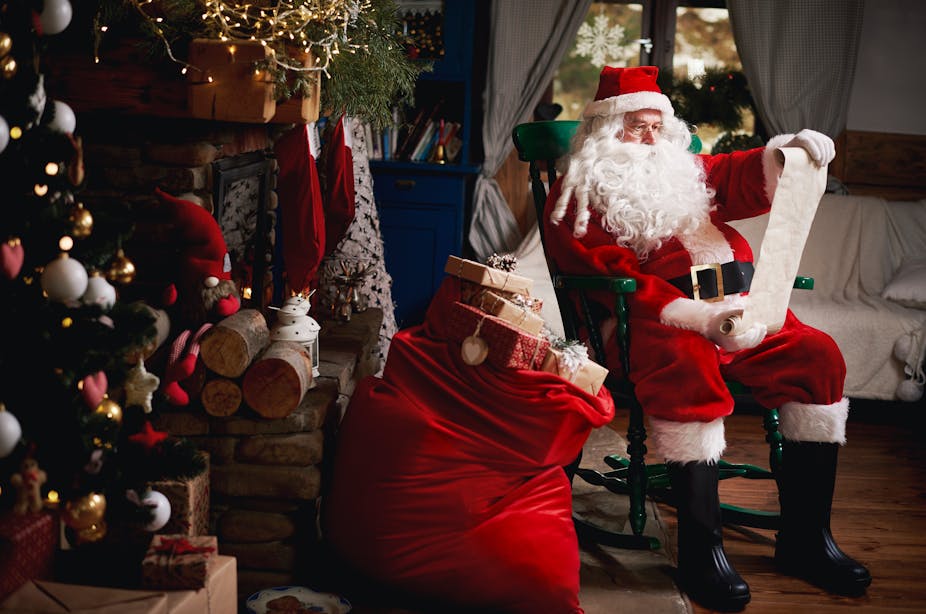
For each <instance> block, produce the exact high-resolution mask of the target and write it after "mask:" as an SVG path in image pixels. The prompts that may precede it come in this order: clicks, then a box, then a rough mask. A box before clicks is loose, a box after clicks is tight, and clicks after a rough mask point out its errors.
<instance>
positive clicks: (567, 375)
mask: <svg viewBox="0 0 926 614" xmlns="http://www.w3.org/2000/svg"><path fill="white" fill-rule="evenodd" d="M540 369H541V370H542V371H548V372H550V373H555V374H556V375H559V376H560V377H562V378H563V379H565V380H567V381H569V382H570V383H572V384H575V385H576V386H578V387H579V388H581V389H582V390H584V391H585V392H587V393H589V394H594V395H597V394H598V391H599V390H601V386H602V385H604V380H605V378H607V377H608V370H607V369H606V368H604V367H602V366H601V365H599V364H598V363H597V362H595V361H594V360H592V359H591V358H588V356H583V357H577V356H575V355H573V354H570V353H569V352H564V351H563V350H558V349H555V348H552V347H551V348H548V349H547V352H546V355H545V356H544V358H543V363H542V364H541V365H540Z"/></svg>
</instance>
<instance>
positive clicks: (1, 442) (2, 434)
mask: <svg viewBox="0 0 926 614" xmlns="http://www.w3.org/2000/svg"><path fill="white" fill-rule="evenodd" d="M22 434H23V430H22V427H21V426H19V420H17V419H16V416H14V415H13V414H12V413H10V412H8V411H7V410H6V409H4V407H3V404H2V403H0V458H4V457H6V456H9V454H10V452H12V451H13V449H14V448H15V447H16V444H18V443H19V439H20V437H22Z"/></svg>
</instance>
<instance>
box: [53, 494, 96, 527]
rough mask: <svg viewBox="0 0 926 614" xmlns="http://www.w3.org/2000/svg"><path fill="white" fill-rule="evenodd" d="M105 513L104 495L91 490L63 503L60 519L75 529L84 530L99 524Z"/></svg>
mask: <svg viewBox="0 0 926 614" xmlns="http://www.w3.org/2000/svg"><path fill="white" fill-rule="evenodd" d="M105 515H106V497H104V496H103V495H102V494H100V493H98V492H92V493H90V494H88V495H84V496H83V497H80V498H78V499H73V500H71V501H68V502H67V503H65V504H64V513H62V514H61V520H62V521H63V522H64V524H66V525H67V526H69V527H71V528H72V529H74V530H75V531H84V530H86V529H90V528H91V527H93V526H94V525H97V526H99V524H100V523H101V522H102V521H103V517H104V516H105Z"/></svg>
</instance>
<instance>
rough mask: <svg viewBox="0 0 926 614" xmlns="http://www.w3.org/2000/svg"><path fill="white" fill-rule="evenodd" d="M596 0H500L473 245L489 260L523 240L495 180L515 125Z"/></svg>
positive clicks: (495, 13) (485, 108)
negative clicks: (495, 253)
mask: <svg viewBox="0 0 926 614" xmlns="http://www.w3.org/2000/svg"><path fill="white" fill-rule="evenodd" d="M590 5H591V0H577V1H575V2H573V1H571V0H533V1H532V2H529V3H527V2H519V1H518V0H496V1H495V2H493V3H492V9H491V12H492V23H491V26H490V30H489V62H488V75H487V77H486V88H485V92H484V93H483V111H484V114H483V115H484V118H485V119H484V120H483V127H482V140H483V148H484V150H485V162H484V163H483V165H482V172H481V173H480V175H479V178H478V179H477V180H476V186H475V190H474V194H473V215H472V221H471V223H470V229H469V243H470V245H471V246H472V248H473V252H474V257H475V258H476V259H477V260H480V261H484V260H485V258H487V257H488V256H490V255H492V253H493V252H497V253H506V252H512V251H514V250H515V249H516V248H517V247H518V245H519V244H520V243H521V239H522V237H521V232H520V230H519V229H518V224H517V221H516V220H515V218H514V215H513V214H512V212H511V209H510V208H509V207H508V203H507V202H506V201H505V197H504V195H503V194H502V192H501V189H500V188H499V185H498V182H496V181H495V174H496V173H497V172H498V169H499V168H501V166H502V164H504V162H505V160H506V159H507V157H508V154H509V153H510V152H511V149H512V148H513V147H514V145H513V144H512V142H511V131H512V129H513V128H514V127H515V126H516V125H517V124H518V123H519V122H522V121H525V119H530V117H531V115H532V113H533V110H534V107H535V106H536V105H537V103H538V102H539V101H540V97H541V95H542V94H543V91H544V89H545V88H546V86H547V85H548V84H549V82H550V77H551V76H552V74H553V72H554V71H555V70H556V67H557V66H559V63H560V60H562V57H563V54H564V53H565V52H566V50H567V49H568V48H569V46H570V45H571V44H572V41H573V39H574V38H575V33H576V31H577V30H578V29H579V26H580V25H581V24H582V21H583V20H584V19H585V15H586V13H587V12H588V8H589V6H590Z"/></svg>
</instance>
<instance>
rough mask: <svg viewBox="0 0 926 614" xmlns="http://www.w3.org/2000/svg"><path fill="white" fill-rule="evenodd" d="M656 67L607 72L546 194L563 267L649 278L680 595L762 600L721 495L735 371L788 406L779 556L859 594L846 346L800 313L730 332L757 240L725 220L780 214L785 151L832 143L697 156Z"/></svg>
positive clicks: (614, 354)
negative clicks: (843, 500) (849, 519)
mask: <svg viewBox="0 0 926 614" xmlns="http://www.w3.org/2000/svg"><path fill="white" fill-rule="evenodd" d="M656 75H657V69H656V68H655V67H652V66H642V67H636V68H613V67H605V68H604V69H603V70H602V72H601V77H600V83H599V87H598V92H597V94H596V96H595V100H594V101H592V102H590V103H589V104H588V106H587V107H586V108H585V111H584V117H583V122H582V123H581V124H580V126H579V128H578V132H577V134H576V135H575V137H574V139H573V141H572V147H571V151H570V155H569V156H568V160H567V166H566V168H565V170H564V173H563V175H562V176H561V177H560V179H559V181H558V182H557V183H556V184H555V185H554V187H553V189H552V190H551V192H550V195H549V198H548V200H547V205H546V213H545V215H544V218H545V219H544V232H545V244H546V248H547V251H548V254H549V256H550V257H551V258H552V260H553V262H554V263H555V265H556V267H557V268H558V269H559V270H560V271H561V272H563V273H573V274H606V275H618V276H627V277H634V278H636V279H637V291H636V292H635V293H633V294H632V295H630V297H629V308H630V309H629V313H630V320H631V330H632V331H633V334H632V335H631V339H630V356H629V364H630V365H631V371H630V376H631V380H632V381H633V383H634V384H635V388H636V394H637V396H638V398H639V400H640V402H641V404H642V406H643V408H644V412H645V414H646V415H647V419H648V422H649V433H650V435H651V443H652V444H653V447H654V448H655V450H656V451H658V452H659V453H661V454H662V455H663V456H664V457H665V459H666V461H667V464H668V468H669V478H670V482H671V487H672V490H673V492H674V493H675V495H676V496H677V501H678V518H679V521H678V557H679V559H678V580H679V584H680V585H681V587H682V589H683V590H685V591H686V592H687V593H688V595H689V596H690V597H691V598H692V599H693V600H695V601H697V602H699V603H701V604H702V605H704V606H706V607H709V608H714V609H718V610H737V609H741V608H742V607H744V606H745V605H746V604H747V603H748V602H749V598H750V595H749V587H748V585H747V584H746V582H744V581H743V579H742V578H741V577H740V576H739V574H738V573H737V572H736V571H735V570H734V568H733V566H732V565H731V564H730V563H729V561H728V560H727V558H726V556H725V554H724V549H723V540H722V535H721V516H720V502H719V498H718V492H717V487H718V463H717V461H718V460H719V459H720V457H721V455H722V453H723V451H724V448H725V445H726V442H725V437H724V417H725V416H727V415H729V414H730V413H731V412H732V411H733V405H734V402H733V398H732V396H731V394H730V392H729V390H728V388H727V386H726V384H725V380H726V379H733V380H736V381H739V382H742V383H743V384H745V385H747V386H749V387H750V389H751V391H752V394H753V396H754V398H755V399H756V401H758V402H759V403H761V404H762V405H764V406H766V407H777V408H779V412H780V420H781V423H780V432H781V434H782V436H783V437H784V452H783V462H782V466H781V467H780V468H779V469H778V470H777V471H776V476H775V477H776V480H777V482H778V486H779V499H780V503H781V526H780V529H779V532H778V534H777V542H776V549H775V561H776V564H777V565H778V567H779V568H780V569H781V570H782V571H783V572H784V573H787V574H790V575H795V576H799V577H802V578H805V579H807V580H809V581H811V582H813V583H815V584H817V585H820V586H822V587H824V588H826V589H827V590H829V591H831V592H834V593H838V594H850V595H851V594H860V593H862V592H864V591H865V589H866V587H867V586H868V585H869V584H870V583H871V576H870V575H869V573H868V570H867V569H866V568H865V567H864V566H862V565H861V564H859V563H858V562H856V561H854V560H853V559H851V558H850V557H848V556H847V555H846V554H844V553H843V552H842V551H841V550H840V549H839V547H838V546H837V545H836V544H835V543H834V541H833V537H832V534H831V532H830V509H831V503H832V496H833V487H834V483H835V474H836V462H837V451H838V449H839V446H840V445H842V444H844V443H845V424H846V418H847V416H848V410H849V403H848V399H846V398H845V397H844V396H843V382H844V380H845V375H846V373H845V363H844V361H843V358H842V355H841V353H840V351H839V349H838V347H837V346H836V344H835V343H834V342H833V340H832V339H831V338H830V337H829V336H828V335H826V334H825V333H823V332H821V331H818V330H815V329H813V328H810V327H808V326H806V325H804V324H803V323H801V322H800V321H798V320H797V318H795V316H794V314H793V313H791V312H790V311H789V312H788V314H787V318H786V321H785V323H784V326H783V327H782V328H781V330H779V331H776V332H774V333H769V332H768V331H767V330H766V327H765V325H763V324H759V323H757V324H754V325H752V326H750V327H747V328H746V329H745V330H736V331H735V334H728V333H725V331H726V330H727V329H726V327H724V326H723V323H724V322H725V321H727V319H728V318H729V317H730V316H732V315H738V314H741V313H742V308H743V297H744V293H746V292H747V291H748V290H749V285H750V281H751V279H752V272H753V266H752V261H753V255H752V252H751V250H750V248H749V245H748V244H747V242H746V241H745V240H744V239H743V237H742V236H740V235H739V233H737V232H736V231H735V230H734V229H733V228H731V227H730V226H728V225H727V224H726V222H728V221H730V220H735V219H743V218H747V217H752V216H756V215H759V214H762V213H765V212H767V211H769V209H770V207H771V201H772V197H773V195H774V193H775V189H776V183H777V179H778V177H779V175H780V173H781V171H782V167H781V166H780V162H779V161H778V159H777V158H776V156H775V153H776V151H777V149H778V148H780V147H783V146H788V147H801V148H803V149H805V150H806V151H807V153H808V155H809V157H810V158H811V159H812V161H813V163H815V164H817V165H819V166H825V165H827V164H829V162H830V161H831V160H832V159H833V157H834V155H835V147H834V144H833V141H832V140H831V139H830V138H829V137H827V136H826V135H824V134H821V133H819V132H815V131H813V130H802V131H800V132H799V133H798V134H796V135H793V134H787V135H779V136H776V137H774V138H773V139H771V140H770V141H769V142H768V144H767V146H766V147H764V148H758V149H753V150H750V151H739V152H734V153H731V154H717V155H713V156H707V155H694V154H692V153H690V152H689V151H688V148H689V146H690V143H691V133H690V131H689V128H688V126H687V125H686V124H685V123H684V122H683V121H682V120H681V119H679V118H677V117H675V114H674V112H673V108H672V105H671V103H670V101H669V99H668V98H667V97H666V96H665V95H664V94H662V93H661V91H660V89H659V87H658V85H657V84H656ZM599 299H600V302H601V304H602V305H613V300H612V299H611V298H609V297H604V296H602V297H599ZM602 334H603V338H604V339H605V344H606V348H607V354H608V362H609V364H608V365H607V366H608V367H609V368H610V369H612V370H615V369H619V361H620V357H619V354H618V349H617V343H616V340H615V338H614V320H613V318H611V319H609V320H605V323H604V325H603V326H602Z"/></svg>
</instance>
